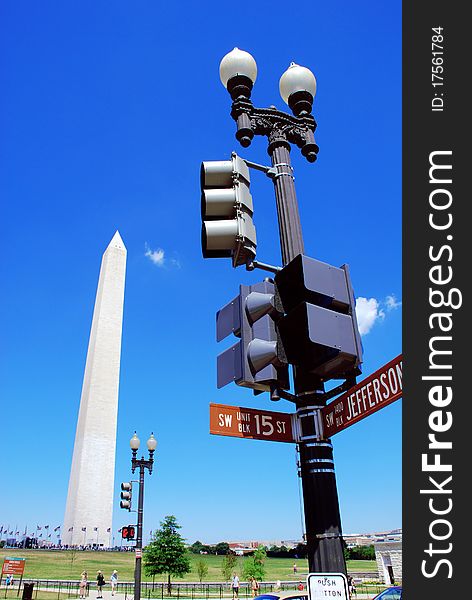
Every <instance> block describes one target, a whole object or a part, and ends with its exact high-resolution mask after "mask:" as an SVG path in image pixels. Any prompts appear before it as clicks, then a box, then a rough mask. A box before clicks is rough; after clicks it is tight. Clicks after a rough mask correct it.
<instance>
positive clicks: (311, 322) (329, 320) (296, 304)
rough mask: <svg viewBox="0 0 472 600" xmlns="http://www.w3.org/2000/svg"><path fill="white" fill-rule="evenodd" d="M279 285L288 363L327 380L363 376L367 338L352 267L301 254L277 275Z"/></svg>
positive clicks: (279, 323) (281, 331) (280, 326)
mask: <svg viewBox="0 0 472 600" xmlns="http://www.w3.org/2000/svg"><path fill="white" fill-rule="evenodd" d="M275 284H276V287H277V293H278V295H279V298H280V301H281V304H282V306H283V311H284V313H285V314H284V316H283V317H281V318H280V319H279V320H278V321H277V327H278V332H279V334H280V338H281V341H282V344H283V349H284V352H285V355H286V357H287V360H288V362H289V363H290V364H292V365H295V366H296V367H300V368H301V369H303V371H305V372H307V373H312V374H314V375H316V376H318V377H320V379H321V380H322V381H328V380H330V379H342V378H348V377H352V376H355V375H359V374H360V372H361V371H360V366H361V364H362V343H361V338H360V334H359V329H358V326H357V318H356V311H355V297H354V292H353V289H352V284H351V278H350V274H349V268H348V266H347V265H343V266H342V267H340V268H338V267H334V266H332V265H329V264H327V263H323V262H321V261H318V260H315V259H313V258H309V257H307V256H303V255H302V254H300V255H298V256H297V257H296V258H294V259H293V260H292V261H291V262H290V263H289V264H288V265H286V266H285V267H284V268H283V269H282V270H281V271H279V272H278V273H277V274H276V276H275Z"/></svg>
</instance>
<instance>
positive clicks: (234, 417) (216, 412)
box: [210, 404, 295, 442]
mask: <svg viewBox="0 0 472 600" xmlns="http://www.w3.org/2000/svg"><path fill="white" fill-rule="evenodd" d="M210 433H212V434H214V435H228V436H232V437H239V438H250V439H253V440H269V441H271V442H294V441H295V440H294V435H293V428H292V415H291V414H289V413H281V412H273V411H268V410H255V409H253V408H242V407H241V406H226V405H224V404H210Z"/></svg>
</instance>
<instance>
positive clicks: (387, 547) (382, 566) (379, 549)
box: [374, 540, 402, 585]
mask: <svg viewBox="0 0 472 600" xmlns="http://www.w3.org/2000/svg"><path fill="white" fill-rule="evenodd" d="M374 548H375V559H376V561H377V569H378V572H379V579H380V580H381V581H383V582H384V583H387V584H393V585H394V584H396V583H399V582H401V580H402V542H401V540H400V541H396V542H391V541H390V542H376V543H375V544H374Z"/></svg>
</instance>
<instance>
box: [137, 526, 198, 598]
mask: <svg viewBox="0 0 472 600" xmlns="http://www.w3.org/2000/svg"><path fill="white" fill-rule="evenodd" d="M180 528H181V527H180V525H179V524H178V523H177V519H176V518H175V517H174V516H173V515H169V516H167V517H164V520H163V521H162V522H161V527H160V529H158V530H157V531H155V532H154V535H153V537H152V539H151V542H150V543H149V545H148V546H147V547H146V548H145V549H144V552H143V563H144V572H145V573H146V575H160V574H162V573H165V574H166V575H167V592H168V594H169V595H170V594H171V593H172V585H171V577H172V576H174V577H183V576H184V575H185V573H190V570H191V569H190V560H189V557H188V553H187V548H186V547H185V543H184V539H183V537H182V536H181V535H180V533H179V532H178V530H179V529H180Z"/></svg>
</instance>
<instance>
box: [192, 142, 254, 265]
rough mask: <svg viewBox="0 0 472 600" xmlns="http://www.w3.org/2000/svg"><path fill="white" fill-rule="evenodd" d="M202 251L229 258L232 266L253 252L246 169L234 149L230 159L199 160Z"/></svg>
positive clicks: (248, 260)
mask: <svg viewBox="0 0 472 600" xmlns="http://www.w3.org/2000/svg"><path fill="white" fill-rule="evenodd" d="M200 184H201V193H202V194H201V213H202V253H203V256H204V258H221V257H230V258H231V259H232V263H233V267H237V266H239V265H245V264H247V263H248V262H251V261H252V260H253V259H254V257H255V255H256V245H257V239H256V229H255V227H254V223H253V221H252V217H253V212H254V209H253V204H252V196H251V193H250V191H249V186H250V176H249V168H248V166H247V165H246V163H245V162H244V160H243V159H242V158H240V157H239V156H238V155H237V154H236V153H235V152H233V153H232V155H231V160H223V161H207V162H202V165H201V168H200Z"/></svg>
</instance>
